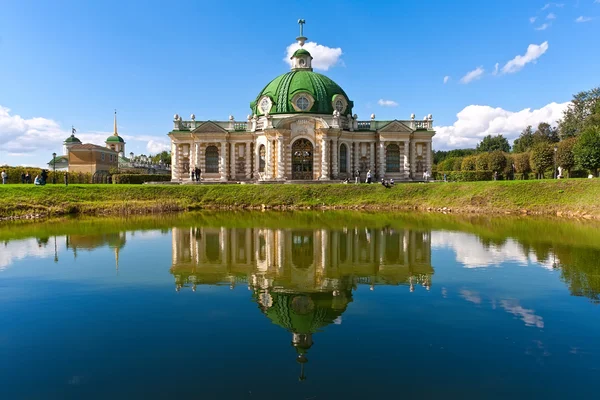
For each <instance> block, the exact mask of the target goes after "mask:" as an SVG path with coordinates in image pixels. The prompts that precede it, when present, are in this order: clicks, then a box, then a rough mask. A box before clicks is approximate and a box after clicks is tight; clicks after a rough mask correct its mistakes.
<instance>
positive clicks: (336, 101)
mask: <svg viewBox="0 0 600 400" xmlns="http://www.w3.org/2000/svg"><path fill="white" fill-rule="evenodd" d="M331 105H332V106H333V109H334V110H336V111H337V112H339V113H340V114H343V113H344V111H346V107H347V106H348V102H347V101H346V99H345V98H344V96H340V95H339V94H336V95H335V96H333V101H332V102H331Z"/></svg>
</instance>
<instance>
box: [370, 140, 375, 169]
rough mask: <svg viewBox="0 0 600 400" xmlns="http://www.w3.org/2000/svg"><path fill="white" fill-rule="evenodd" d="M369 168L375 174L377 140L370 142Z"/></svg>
mask: <svg viewBox="0 0 600 400" xmlns="http://www.w3.org/2000/svg"><path fill="white" fill-rule="evenodd" d="M369 153H370V154H369V169H370V170H371V175H372V176H375V142H371V143H369Z"/></svg>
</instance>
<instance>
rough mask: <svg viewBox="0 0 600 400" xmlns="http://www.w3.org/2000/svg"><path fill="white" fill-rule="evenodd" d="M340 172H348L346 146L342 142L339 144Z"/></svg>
mask: <svg viewBox="0 0 600 400" xmlns="http://www.w3.org/2000/svg"><path fill="white" fill-rule="evenodd" d="M340 172H348V147H346V145H345V144H343V143H342V145H341V146H340Z"/></svg>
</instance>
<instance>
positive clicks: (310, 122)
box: [169, 20, 435, 182]
mask: <svg viewBox="0 0 600 400" xmlns="http://www.w3.org/2000/svg"><path fill="white" fill-rule="evenodd" d="M299 22H300V24H301V25H300V36H299V37H298V38H297V40H298V42H299V44H300V49H298V50H297V51H296V52H295V53H294V54H293V55H292V57H291V64H292V68H291V71H289V72H287V73H285V74H283V75H280V76H278V77H276V78H275V79H273V80H272V81H271V82H269V83H268V84H267V85H266V86H265V87H264V89H263V90H262V91H261V92H260V93H259V94H258V95H257V96H256V98H255V100H254V101H252V102H251V103H250V108H251V111H252V113H251V114H250V115H248V117H247V119H246V121H236V120H235V119H234V117H233V116H230V117H229V120H228V121H197V120H196V118H195V115H194V114H192V115H191V116H190V119H189V120H187V121H184V120H183V119H182V117H181V116H180V115H178V114H175V116H174V119H173V130H172V131H171V132H170V133H169V137H170V139H171V154H172V168H171V173H172V180H173V181H177V182H186V181H190V180H191V172H192V171H193V170H194V169H196V168H199V169H200V170H201V178H202V180H203V181H205V182H211V181H214V182H228V181H263V182H265V181H266V182H286V181H311V180H313V181H316V180H319V181H331V180H342V179H345V178H349V179H352V178H353V176H354V172H355V171H356V170H358V171H359V172H360V174H361V179H362V180H364V178H365V176H366V173H367V171H371V174H372V177H373V178H374V179H382V178H384V179H390V178H393V179H394V180H398V181H401V180H405V181H410V180H421V179H423V174H424V172H425V171H429V172H431V165H432V147H431V143H432V137H433V136H434V135H435V131H434V130H433V119H432V116H431V114H429V115H428V116H426V117H424V118H423V119H422V120H417V119H415V115H414V114H412V115H411V116H410V119H408V120H387V121H378V120H376V119H375V115H374V114H373V115H371V118H370V120H367V121H360V120H359V119H358V116H357V115H356V114H353V107H354V103H353V102H352V101H351V100H350V98H349V97H348V95H347V94H346V92H345V91H344V90H343V89H342V88H341V87H340V86H339V85H338V84H336V83H335V82H334V81H332V80H331V79H329V78H328V77H326V76H324V75H322V74H319V73H317V72H314V71H313V68H312V60H313V57H312V56H311V54H310V53H309V52H308V51H307V50H306V49H304V48H303V47H302V46H303V45H304V43H305V41H306V40H307V39H306V37H304V36H303V35H302V24H303V23H304V21H303V20H300V21H299Z"/></svg>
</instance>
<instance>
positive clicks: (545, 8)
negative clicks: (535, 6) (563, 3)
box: [542, 3, 552, 11]
mask: <svg viewBox="0 0 600 400" xmlns="http://www.w3.org/2000/svg"><path fill="white" fill-rule="evenodd" d="M551 5H552V3H548V4H546V5H544V7H542V11H544V10H547V9H548V8H550V6H551Z"/></svg>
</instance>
